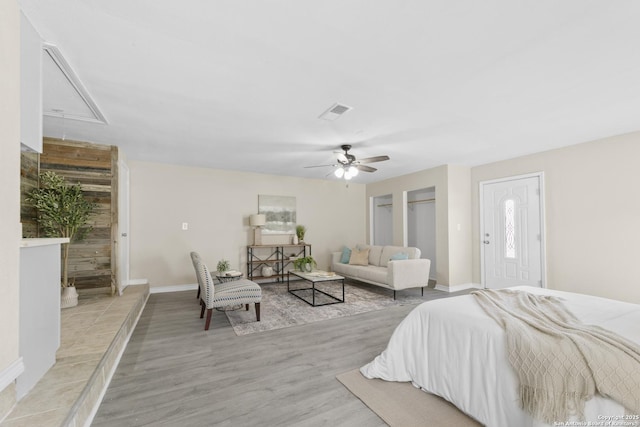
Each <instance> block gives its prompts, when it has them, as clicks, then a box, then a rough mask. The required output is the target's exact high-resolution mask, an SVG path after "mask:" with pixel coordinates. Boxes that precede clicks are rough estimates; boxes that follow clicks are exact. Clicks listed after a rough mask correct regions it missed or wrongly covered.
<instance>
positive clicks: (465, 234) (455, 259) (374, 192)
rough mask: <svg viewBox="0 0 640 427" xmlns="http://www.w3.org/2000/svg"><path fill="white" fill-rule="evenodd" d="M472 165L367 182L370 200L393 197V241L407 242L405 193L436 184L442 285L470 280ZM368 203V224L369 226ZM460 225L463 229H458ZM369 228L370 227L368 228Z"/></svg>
mask: <svg viewBox="0 0 640 427" xmlns="http://www.w3.org/2000/svg"><path fill="white" fill-rule="evenodd" d="M469 183H470V177H469V168H467V167H463V166H450V165H445V166H440V167H437V168H433V169H427V170H424V171H420V172H415V173H411V174H407V175H403V176H400V177H397V178H391V179H387V180H384V181H380V182H377V183H374V184H369V185H367V200H369V199H370V198H372V197H378V196H383V195H387V194H391V195H392V197H393V242H394V244H395V245H405V241H404V230H405V224H404V219H405V209H406V206H405V204H404V202H403V201H404V194H405V193H406V192H408V191H413V190H419V189H422V188H429V187H435V190H436V263H437V265H436V281H437V283H438V285H441V286H456V285H466V284H468V283H469V282H470V280H471V234H470V232H471V226H470V224H471V219H470V214H471V209H470V198H471V194H470V187H469ZM368 220H369V203H368V202H367V227H369V221H368ZM458 224H460V230H458ZM367 229H368V228H367Z"/></svg>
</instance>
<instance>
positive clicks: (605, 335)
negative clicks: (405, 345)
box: [472, 289, 640, 424]
mask: <svg viewBox="0 0 640 427" xmlns="http://www.w3.org/2000/svg"><path fill="white" fill-rule="evenodd" d="M472 294H473V295H475V296H476V299H477V301H478V303H479V304H480V306H481V307H482V308H483V309H484V310H485V311H486V312H487V314H488V315H489V316H491V317H492V318H493V319H495V320H496V321H497V322H498V323H499V324H500V325H501V326H502V327H503V328H504V330H505V332H506V341H507V353H508V357H509V361H510V362H511V365H512V366H513V368H514V369H515V371H516V373H517V376H518V379H519V381H520V400H521V405H522V408H523V409H524V410H525V411H527V412H528V413H529V414H531V415H532V416H533V417H534V418H535V419H538V420H541V421H544V422H546V423H548V424H553V422H554V421H559V422H561V421H567V420H569V419H570V417H571V415H576V416H577V417H578V418H579V420H581V421H582V420H584V403H585V401H587V400H589V399H590V398H591V397H592V396H593V394H594V393H595V392H597V393H599V394H601V395H602V396H605V397H609V398H611V399H613V400H615V401H617V402H619V403H620V404H621V405H623V406H624V407H625V408H626V409H627V412H628V413H631V414H640V346H638V345H637V344H635V343H633V342H631V341H629V340H627V339H625V338H623V337H621V336H619V335H617V334H615V333H613V332H611V331H608V330H606V329H603V328H601V327H599V326H594V325H585V324H583V323H581V322H580V321H579V320H578V319H577V318H576V317H575V316H574V315H573V314H572V313H571V312H569V311H568V310H567V309H566V308H565V306H564V305H563V304H562V303H561V301H560V299H559V298H555V297H551V296H543V295H534V294H530V293H528V292H522V291H515V290H510V289H500V290H493V289H485V290H481V291H475V292H472ZM603 415H606V414H603ZM609 415H611V414H609Z"/></svg>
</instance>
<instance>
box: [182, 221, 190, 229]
mask: <svg viewBox="0 0 640 427" xmlns="http://www.w3.org/2000/svg"><path fill="white" fill-rule="evenodd" d="M182 229H183V230H188V229H189V223H188V222H183V223H182Z"/></svg>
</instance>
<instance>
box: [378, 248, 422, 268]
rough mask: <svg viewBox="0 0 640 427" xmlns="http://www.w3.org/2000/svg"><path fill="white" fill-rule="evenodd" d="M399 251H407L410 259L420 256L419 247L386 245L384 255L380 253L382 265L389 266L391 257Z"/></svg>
mask: <svg viewBox="0 0 640 427" xmlns="http://www.w3.org/2000/svg"><path fill="white" fill-rule="evenodd" d="M399 252H401V253H406V254H407V256H408V258H409V259H417V258H420V249H418V248H412V247H405V246H385V247H383V248H382V255H380V267H386V266H388V265H389V260H390V259H391V257H392V256H393V255H395V254H397V253H399Z"/></svg>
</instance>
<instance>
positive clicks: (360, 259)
mask: <svg viewBox="0 0 640 427" xmlns="http://www.w3.org/2000/svg"><path fill="white" fill-rule="evenodd" d="M349 264H351V265H369V249H363V250H361V251H360V250H358V249H357V248H353V250H352V251H351V257H349Z"/></svg>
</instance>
